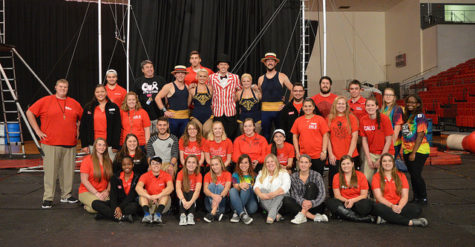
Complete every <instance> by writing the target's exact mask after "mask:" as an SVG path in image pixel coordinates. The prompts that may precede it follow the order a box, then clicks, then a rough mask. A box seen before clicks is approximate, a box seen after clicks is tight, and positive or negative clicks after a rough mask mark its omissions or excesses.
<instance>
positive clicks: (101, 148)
mask: <svg viewBox="0 0 475 247" xmlns="http://www.w3.org/2000/svg"><path fill="white" fill-rule="evenodd" d="M80 172H81V185H79V201H81V203H82V204H84V209H85V210H86V211H87V212H89V213H97V211H96V210H94V208H93V207H92V204H93V203H94V201H96V200H100V201H108V200H109V192H110V184H109V180H110V178H111V177H112V161H111V159H110V158H109V154H108V153H107V143H106V141H105V140H104V139H103V138H101V137H99V138H97V139H96V141H95V142H94V145H93V148H92V153H91V154H90V155H88V156H86V157H85V158H84V160H83V161H82V163H81V169H80Z"/></svg>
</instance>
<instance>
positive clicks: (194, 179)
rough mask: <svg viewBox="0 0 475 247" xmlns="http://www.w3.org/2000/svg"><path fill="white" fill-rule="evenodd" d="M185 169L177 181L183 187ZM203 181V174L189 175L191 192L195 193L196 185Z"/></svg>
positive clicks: (179, 174) (177, 177)
mask: <svg viewBox="0 0 475 247" xmlns="http://www.w3.org/2000/svg"><path fill="white" fill-rule="evenodd" d="M183 169H186V168H183ZM183 169H182V170H181V171H180V172H179V173H178V175H177V176H176V181H180V182H182V184H181V185H182V186H183ZM202 180H203V176H201V173H198V175H196V174H194V173H193V174H188V181H189V182H190V191H195V189H196V184H197V183H201V181H202Z"/></svg>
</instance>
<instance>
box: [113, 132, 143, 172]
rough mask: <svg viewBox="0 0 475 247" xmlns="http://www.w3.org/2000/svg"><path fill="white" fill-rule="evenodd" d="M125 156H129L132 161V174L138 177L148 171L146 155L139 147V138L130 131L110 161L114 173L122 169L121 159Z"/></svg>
mask: <svg viewBox="0 0 475 247" xmlns="http://www.w3.org/2000/svg"><path fill="white" fill-rule="evenodd" d="M127 156H129V157H131V158H132V161H133V163H134V168H133V169H134V174H136V175H137V176H139V177H140V176H141V175H142V174H144V173H146V172H147V171H148V167H149V165H148V162H147V157H146V156H145V153H144V152H143V151H142V149H140V147H139V139H138V138H137V136H136V135H134V134H132V133H129V134H127V135H126V136H125V141H124V144H123V145H122V148H121V149H120V151H119V152H118V153H117V155H116V156H115V159H114V162H113V163H112V170H113V171H114V174H118V173H120V172H121V171H122V159H123V158H124V157H127Z"/></svg>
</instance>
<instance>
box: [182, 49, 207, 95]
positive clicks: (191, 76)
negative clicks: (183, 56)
mask: <svg viewBox="0 0 475 247" xmlns="http://www.w3.org/2000/svg"><path fill="white" fill-rule="evenodd" d="M190 64H191V66H190V67H188V68H186V71H187V72H188V74H187V75H186V76H185V84H186V85H187V86H190V85H191V88H194V87H196V84H197V83H198V80H197V79H196V73H197V72H198V71H199V70H200V69H205V70H206V71H208V75H211V74H213V73H214V72H213V71H212V70H211V69H208V68H206V67H204V66H202V65H201V57H200V53H199V52H198V51H191V52H190Z"/></svg>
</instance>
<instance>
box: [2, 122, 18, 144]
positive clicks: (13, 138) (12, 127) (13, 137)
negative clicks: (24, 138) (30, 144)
mask: <svg viewBox="0 0 475 247" xmlns="http://www.w3.org/2000/svg"><path fill="white" fill-rule="evenodd" d="M8 132H10V143H11V142H21V139H20V125H19V124H18V123H9V124H8ZM12 132H17V133H12ZM5 140H6V141H7V142H8V138H7V128H5Z"/></svg>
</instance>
